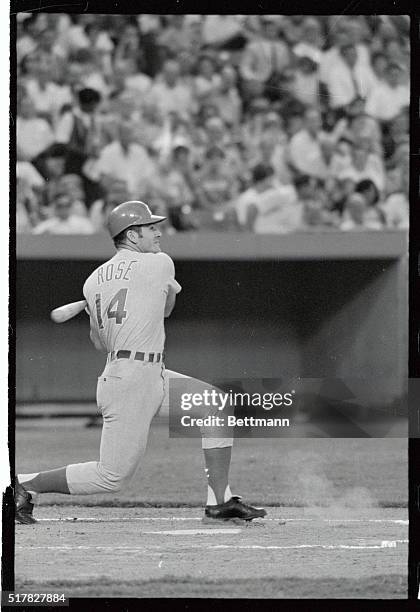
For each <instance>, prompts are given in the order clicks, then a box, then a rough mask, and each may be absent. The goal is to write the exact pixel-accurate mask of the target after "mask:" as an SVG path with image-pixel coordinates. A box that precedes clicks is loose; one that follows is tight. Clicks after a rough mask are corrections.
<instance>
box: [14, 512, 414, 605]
mask: <svg viewBox="0 0 420 612" xmlns="http://www.w3.org/2000/svg"><path fill="white" fill-rule="evenodd" d="M38 518H40V519H41V520H40V522H39V523H38V524H37V525H34V526H22V525H20V526H17V528H16V563H15V571H16V584H17V588H20V589H24V588H25V589H27V590H28V589H31V590H32V589H33V590H38V591H39V589H42V590H43V591H45V590H46V589H55V590H57V589H59V590H62V591H63V592H65V593H66V594H67V595H68V596H70V597H74V596H79V597H82V596H83V597H92V596H102V597H105V596H108V597H225V598H226V597H246V598H253V597H258V598H262V597H297V598H302V597H319V598H325V597H356V596H357V597H363V598H373V597H387V598H388V597H389V598H404V597H406V571H407V541H408V540H407V538H408V534H407V532H408V528H407V520H406V519H407V516H406V512H405V511H403V510H398V509H389V510H385V509H381V510H379V509H376V510H375V511H373V510H369V511H366V512H364V513H360V512H359V513H358V516H357V517H353V518H352V519H342V518H340V517H337V516H335V517H333V518H331V517H329V516H328V515H325V516H322V512H321V510H320V509H319V508H318V509H309V508H305V509H285V508H282V509H280V508H269V512H268V517H267V519H265V520H261V521H259V522H258V523H257V522H256V521H254V522H253V523H251V524H249V525H247V524H239V523H226V524H222V525H220V524H216V525H214V526H213V525H208V524H203V522H202V512H201V511H199V510H198V509H192V508H176V509H174V508H164V509H162V508H160V509H153V508H141V509H134V508H133V509H126V508H113V509H110V508H92V507H90V508H86V507H85V508H83V507H73V506H63V507H57V506H55V507H53V506H52V507H44V508H40V509H39V512H38ZM60 519H61V520H60ZM46 576H48V580H46Z"/></svg>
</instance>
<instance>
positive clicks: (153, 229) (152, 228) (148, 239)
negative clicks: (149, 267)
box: [138, 225, 162, 253]
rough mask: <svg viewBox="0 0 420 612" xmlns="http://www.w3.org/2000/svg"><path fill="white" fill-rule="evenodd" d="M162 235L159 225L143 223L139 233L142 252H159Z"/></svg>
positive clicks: (139, 245)
mask: <svg viewBox="0 0 420 612" xmlns="http://www.w3.org/2000/svg"><path fill="white" fill-rule="evenodd" d="M161 236H162V234H161V231H160V229H159V226H158V225H143V226H142V228H141V236H140V235H139V242H138V247H139V249H140V251H141V252H142V253H159V252H160V251H161V248H160V237H161Z"/></svg>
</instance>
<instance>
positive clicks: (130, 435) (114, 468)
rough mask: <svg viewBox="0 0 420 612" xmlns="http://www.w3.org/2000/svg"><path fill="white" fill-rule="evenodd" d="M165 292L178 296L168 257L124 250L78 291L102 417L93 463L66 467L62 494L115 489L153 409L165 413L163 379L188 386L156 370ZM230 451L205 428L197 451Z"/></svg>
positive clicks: (131, 466) (227, 442) (131, 468)
mask: <svg viewBox="0 0 420 612" xmlns="http://www.w3.org/2000/svg"><path fill="white" fill-rule="evenodd" d="M169 285H172V286H173V288H174V289H175V291H176V293H178V292H179V291H180V290H181V287H180V285H179V284H178V283H177V281H176V280H175V268H174V264H173V261H172V259H171V258H170V257H169V255H167V254H166V253H138V252H135V251H131V250H129V249H120V250H119V251H117V253H116V254H115V255H114V257H112V258H111V259H110V260H109V261H107V262H105V263H104V264H102V265H101V266H99V267H98V268H97V269H96V270H95V271H94V272H93V273H92V274H91V275H90V276H89V278H88V279H87V280H86V282H85V284H84V287H83V293H84V296H85V299H86V301H87V303H88V309H89V313H90V325H91V329H92V333H93V334H94V335H95V336H96V337H97V338H99V340H100V343H101V345H102V347H103V348H104V350H106V351H107V353H108V359H107V364H106V366H105V369H104V371H103V372H102V374H101V376H100V377H99V379H98V385H97V403H98V407H99V409H100V411H101V412H102V416H103V430H102V437H101V446H100V458H99V461H90V462H85V463H77V464H72V465H69V466H67V469H66V478H67V482H68V487H69V490H70V493H73V494H79V493H100V492H109V491H113V492H116V491H119V490H121V488H123V486H124V485H125V484H126V483H127V482H128V481H129V480H130V479H131V477H132V476H133V474H134V472H135V471H136V469H137V468H138V466H139V463H140V460H141V458H142V457H143V454H144V452H145V449H146V443H147V437H148V432H149V428H150V423H151V420H152V418H153V416H154V415H155V414H157V412H158V411H159V409H162V410H161V412H162V411H165V412H167V411H168V408H169V399H168V381H169V378H172V377H176V378H185V379H186V381H188V380H191V379H190V378H189V377H187V376H184V375H182V374H178V373H177V372H172V371H169V370H165V367H164V364H163V350H164V343H165V330H164V310H165V304H166V298H167V294H168V286H169ZM193 380H194V383H195V384H197V383H198V384H201V385H202V386H203V387H205V388H206V389H209V388H211V386H209V385H208V384H206V383H204V382H203V383H202V382H201V381H196V380H195V379H193ZM165 392H166V393H165ZM203 435H206V434H205V433H203ZM231 445H232V440H231V439H228V438H218V439H214V438H212V437H211V430H210V429H209V430H208V432H207V439H206V438H203V448H214V447H223V446H231Z"/></svg>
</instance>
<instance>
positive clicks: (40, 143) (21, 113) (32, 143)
mask: <svg viewBox="0 0 420 612" xmlns="http://www.w3.org/2000/svg"><path fill="white" fill-rule="evenodd" d="M53 142H54V134H53V131H52V129H51V126H50V124H49V123H48V121H46V120H45V119H42V118H41V117H38V116H37V114H36V109H35V105H34V103H33V101H32V98H29V97H25V98H23V99H22V100H21V101H20V103H19V104H18V111H17V118H16V149H17V150H16V154H17V158H18V159H20V160H27V161H31V160H32V159H34V157H37V156H38V155H39V154H40V153H42V151H45V149H46V148H47V147H49V146H50V144H52V143H53Z"/></svg>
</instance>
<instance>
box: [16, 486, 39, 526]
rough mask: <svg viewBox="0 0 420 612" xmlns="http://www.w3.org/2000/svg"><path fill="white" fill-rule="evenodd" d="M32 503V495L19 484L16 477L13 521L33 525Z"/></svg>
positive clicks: (34, 521)
mask: <svg viewBox="0 0 420 612" xmlns="http://www.w3.org/2000/svg"><path fill="white" fill-rule="evenodd" d="M33 510H34V505H33V503H32V495H31V494H30V493H29V492H28V491H27V490H26V489H25V487H24V486H23V485H21V484H20V482H19V481H18V479H17V478H16V483H15V522H16V523H20V524H21V525H33V523H36V522H37V521H36V519H34V517H33Z"/></svg>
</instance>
